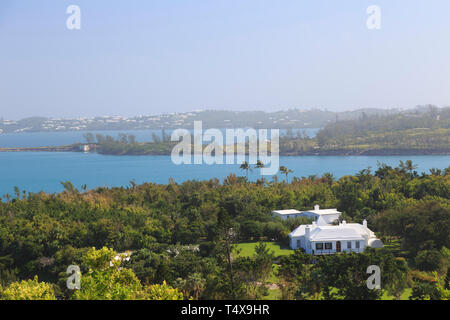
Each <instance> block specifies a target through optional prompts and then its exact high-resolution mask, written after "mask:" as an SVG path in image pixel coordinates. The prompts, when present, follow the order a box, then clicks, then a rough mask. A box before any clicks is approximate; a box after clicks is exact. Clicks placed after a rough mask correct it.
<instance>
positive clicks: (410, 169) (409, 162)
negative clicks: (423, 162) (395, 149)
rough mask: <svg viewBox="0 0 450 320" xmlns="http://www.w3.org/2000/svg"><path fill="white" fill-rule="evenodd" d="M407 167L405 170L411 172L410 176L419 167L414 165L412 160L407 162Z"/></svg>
mask: <svg viewBox="0 0 450 320" xmlns="http://www.w3.org/2000/svg"><path fill="white" fill-rule="evenodd" d="M405 164H406V167H405V169H406V170H408V171H409V174H410V175H412V174H413V171H414V170H415V169H417V165H415V164H413V162H412V161H411V160H406V163H405Z"/></svg>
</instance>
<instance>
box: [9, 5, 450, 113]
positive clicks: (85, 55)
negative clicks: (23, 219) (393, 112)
mask: <svg viewBox="0 0 450 320" xmlns="http://www.w3.org/2000/svg"><path fill="white" fill-rule="evenodd" d="M72 4H75V5H78V6H79V7H80V8H81V13H82V17H81V21H82V22H81V23H82V25H81V30H76V31H73V30H72V31H70V30H68V29H67V27H66V20H67V18H68V16H69V15H68V14H66V9H67V7H68V6H69V5H72ZM369 5H378V6H380V8H381V10H382V11H381V27H382V28H381V30H369V29H368V28H367V27H366V20H367V18H368V14H367V13H366V9H367V7H368V6H369ZM449 12H450V1H448V0H430V1H424V0H402V1H400V0H386V1H381V0H371V1H365V0H341V1H337V0H327V1H325V0H314V1H312V0H308V1H302V0H276V1H275V0H271V1H266V0H122V1H111V0H71V1H65V0H39V1H36V0H0V117H2V116H3V117H4V118H10V119H17V118H22V117H27V116H34V115H40V116H54V117H72V116H95V115H106V114H108V115H124V116H130V115H140V114H157V113H162V112H183V111H191V110H195V109H206V108H207V109H216V108H217V109H234V110H244V109H245V110H266V111H273V110H280V109H287V108H295V107H297V108H315V107H318V108H327V109H329V110H343V109H355V108H359V107H384V108H390V107H401V108H406V107H414V106H415V105H417V104H426V103H433V104H437V105H440V106H443V105H450V19H449Z"/></svg>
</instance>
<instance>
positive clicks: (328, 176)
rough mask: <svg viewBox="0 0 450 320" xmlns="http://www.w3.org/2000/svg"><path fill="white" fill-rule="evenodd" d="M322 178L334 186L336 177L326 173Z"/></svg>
mask: <svg viewBox="0 0 450 320" xmlns="http://www.w3.org/2000/svg"><path fill="white" fill-rule="evenodd" d="M322 177H323V178H325V179H326V181H327V182H328V184H329V185H330V186H331V185H332V184H333V181H334V176H333V174H332V173H330V172H326V173H324V174H323V176H322Z"/></svg>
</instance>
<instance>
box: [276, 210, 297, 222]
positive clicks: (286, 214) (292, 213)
mask: <svg viewBox="0 0 450 320" xmlns="http://www.w3.org/2000/svg"><path fill="white" fill-rule="evenodd" d="M272 213H273V215H274V216H278V217H281V219H284V220H286V219H289V218H297V217H302V212H301V211H298V210H295V209H288V210H276V211H273V212H272Z"/></svg>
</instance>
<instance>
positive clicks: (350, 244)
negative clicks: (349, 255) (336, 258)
mask: <svg viewBox="0 0 450 320" xmlns="http://www.w3.org/2000/svg"><path fill="white" fill-rule="evenodd" d="M351 248H352V242H351V241H347V249H351Z"/></svg>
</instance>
